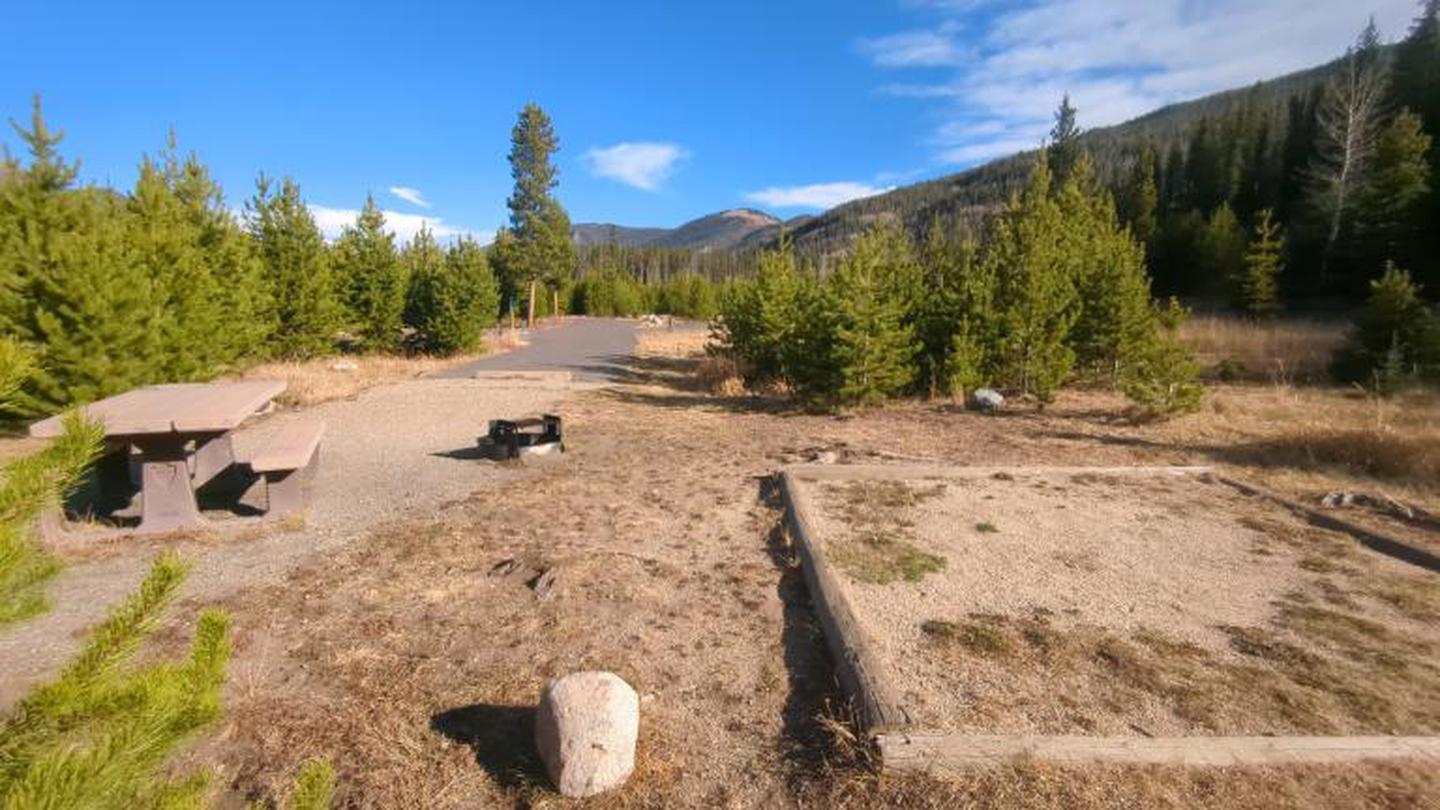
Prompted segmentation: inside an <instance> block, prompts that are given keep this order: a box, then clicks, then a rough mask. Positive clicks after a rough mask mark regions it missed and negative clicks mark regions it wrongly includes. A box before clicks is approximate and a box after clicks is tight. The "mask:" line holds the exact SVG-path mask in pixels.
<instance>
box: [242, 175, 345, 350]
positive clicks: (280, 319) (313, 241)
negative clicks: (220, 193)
mask: <svg viewBox="0 0 1440 810" xmlns="http://www.w3.org/2000/svg"><path fill="white" fill-rule="evenodd" d="M245 217H246V222H247V224H248V226H249V230H250V238H251V240H252V241H253V243H254V245H255V252H256V255H258V256H259V258H260V262H261V265H262V266H263V268H264V273H265V280H266V284H267V285H268V287H269V289H270V294H271V302H272V306H273V310H272V316H271V319H272V323H273V332H272V335H273V337H272V340H271V342H272V350H273V353H274V354H275V355H276V356H279V357H286V358H306V357H313V356H316V355H320V354H326V353H328V352H330V351H333V350H334V346H335V333H336V331H337V329H338V328H339V326H340V321H341V315H342V313H341V308H340V303H339V297H338V295H337V292H336V290H335V283H334V277H333V275H332V270H331V267H330V257H329V255H328V253H327V251H326V249H325V240H324V237H323V236H321V234H320V229H319V228H318V227H317V226H316V225H315V218H314V217H313V216H311V215H310V210H309V209H308V208H306V207H305V203H304V202H303V201H302V200H301V198H300V187H299V186H298V185H296V184H295V183H294V182H293V181H291V180H289V179H288V178H287V179H285V180H282V181H281V183H280V189H279V191H278V192H276V191H274V189H273V186H272V184H271V181H270V180H269V179H268V178H266V177H265V176H264V175H261V177H260V179H259V180H258V181H257V182H256V185H255V196H254V197H253V198H251V199H250V201H249V202H248V203H246V209H245Z"/></svg>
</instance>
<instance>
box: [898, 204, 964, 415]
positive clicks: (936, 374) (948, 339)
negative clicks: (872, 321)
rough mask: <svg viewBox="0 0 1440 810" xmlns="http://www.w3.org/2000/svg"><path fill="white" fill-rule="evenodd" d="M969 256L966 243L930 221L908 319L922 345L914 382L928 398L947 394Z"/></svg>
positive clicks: (922, 247) (920, 252)
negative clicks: (952, 237) (952, 241)
mask: <svg viewBox="0 0 1440 810" xmlns="http://www.w3.org/2000/svg"><path fill="white" fill-rule="evenodd" d="M971 256H972V253H971V249H970V246H969V245H968V244H964V243H962V244H958V245H956V244H952V243H951V238H950V237H949V236H948V235H947V234H946V232H945V229H944V227H943V226H942V225H941V224H940V220H939V219H934V220H931V221H930V226H929V227H928V228H927V229H926V231H925V239H924V241H923V242H921V244H920V250H919V265H920V279H919V289H918V290H917V292H916V295H915V298H914V301H913V303H912V304H911V318H912V322H913V324H914V327H915V333H916V337H917V338H918V339H919V340H920V346H921V349H920V352H919V354H918V355H917V357H916V359H917V361H918V365H917V373H916V379H917V381H918V382H919V384H920V385H921V386H922V388H923V389H924V390H925V391H926V392H927V393H929V395H930V396H931V397H935V396H938V395H940V394H945V393H949V392H950V387H951V381H952V378H953V376H954V375H953V373H952V370H951V368H950V360H951V355H952V354H953V352H954V350H955V330H956V327H957V325H958V324H959V322H960V312H959V308H960V305H961V300H960V299H961V284H962V283H963V281H964V279H965V277H966V275H967V273H968V271H969V269H970V265H971V264H972V263H973V262H972V258H971Z"/></svg>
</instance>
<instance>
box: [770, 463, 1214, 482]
mask: <svg viewBox="0 0 1440 810" xmlns="http://www.w3.org/2000/svg"><path fill="white" fill-rule="evenodd" d="M784 471H785V472H787V473H791V474H794V475H795V476H797V477H799V478H802V479H804V480H806V481H854V480H870V479H881V480H896V479H908V480H920V479H926V478H988V477H990V476H992V475H995V474H997V473H1005V474H1008V475H1133V476H1157V477H1159V476H1175V477H1183V476H1191V475H1196V476H1198V475H1206V474H1209V473H1211V472H1212V470H1211V468H1209V467H1153V466H1152V467H1133V466H1132V467H1016V466H1009V467H950V466H945V465H940V464H794V465H790V466H788V467H785V468H784Z"/></svg>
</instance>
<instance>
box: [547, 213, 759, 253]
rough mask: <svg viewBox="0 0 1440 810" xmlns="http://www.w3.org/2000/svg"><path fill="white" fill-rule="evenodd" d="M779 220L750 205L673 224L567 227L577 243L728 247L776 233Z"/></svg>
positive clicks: (692, 247)
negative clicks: (645, 226)
mask: <svg viewBox="0 0 1440 810" xmlns="http://www.w3.org/2000/svg"><path fill="white" fill-rule="evenodd" d="M779 228H780V220H779V219H777V218H776V217H773V216H771V215H770V214H767V213H765V212H764V211H756V210H755V209H753V208H732V209H730V210H728V211H719V212H716V213H714V214H707V215H705V216H703V217H698V218H696V219H692V220H690V221H689V222H686V223H685V224H683V225H681V226H679V227H676V228H627V227H624V226H620V225H609V224H597V223H581V224H579V225H576V226H574V227H573V228H571V229H570V234H571V236H572V238H573V239H574V240H575V244H576V245H579V246H585V245H597V244H610V245H619V246H621V247H658V248H684V249H687V250H729V249H731V248H735V247H739V246H740V245H742V244H744V243H745V242H746V241H747V240H751V238H752V237H755V236H757V235H771V234H774V233H777V232H778V231H779Z"/></svg>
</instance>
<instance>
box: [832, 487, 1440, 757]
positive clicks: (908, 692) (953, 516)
mask: <svg viewBox="0 0 1440 810" xmlns="http://www.w3.org/2000/svg"><path fill="white" fill-rule="evenodd" d="M882 485H883V486H882ZM806 486H808V487H811V488H812V489H813V490H814V491H815V492H816V494H817V496H818V500H817V502H818V503H819V504H820V505H821V506H822V510H821V513H820V518H819V519H818V520H817V524H818V525H817V528H818V531H819V534H820V535H821V542H822V544H823V545H824V546H825V551H826V553H827V554H828V555H829V556H830V557H831V559H832V560H836V561H838V562H839V563H840V565H839V568H840V569H841V570H842V571H846V572H848V574H849V575H847V576H846V577H844V578H843V580H842V581H843V582H844V586H843V587H844V588H845V590H846V593H847V595H848V598H849V599H850V600H851V602H852V604H853V605H854V606H855V608H856V610H857V612H858V614H859V617H860V621H861V622H862V623H864V624H865V625H866V626H867V627H868V628H869V629H870V630H871V632H873V633H874V634H875V636H876V637H877V638H878V639H879V640H880V645H879V649H880V653H881V654H882V656H883V657H884V658H885V659H886V663H887V667H888V671H889V673H890V677H891V678H893V679H894V683H895V685H896V686H897V688H898V689H899V691H900V693H901V694H902V696H903V699H904V700H905V701H906V702H907V708H909V709H910V710H911V711H912V713H913V714H914V715H915V717H916V722H917V724H918V725H920V726H922V727H929V728H936V729H947V730H957V731H970V732H975V733H1042V734H1059V733H1071V734H1074V733H1096V734H1149V735H1177V734H1195V733H1203V734H1272V733H1352V734H1364V733H1409V734H1433V733H1436V732H1437V731H1440V702H1435V701H1431V700H1428V699H1423V698H1422V699H1421V700H1419V701H1418V702H1413V703H1412V702H1410V701H1408V700H1404V699H1402V700H1396V701H1395V705H1394V706H1392V707H1390V709H1391V710H1389V711H1385V712H1374V713H1369V712H1366V713H1357V712H1352V711H1348V708H1349V707H1347V706H1345V705H1344V703H1345V702H1346V701H1347V700H1350V699H1354V696H1353V695H1346V694H1340V693H1339V692H1340V691H1341V690H1343V689H1347V688H1348V684H1344V685H1342V684H1340V683H1336V684H1325V683H1307V682H1306V680H1307V678H1306V675H1307V673H1306V672H1305V671H1304V670H1303V669H1300V668H1298V667H1296V669H1300V671H1287V669H1286V667H1285V666H1284V665H1285V664H1294V663H1296V662H1292V661H1283V662H1279V663H1280V666H1279V667H1278V671H1279V672H1280V673H1281V675H1282V677H1281V678H1280V680H1279V683H1280V684H1281V686H1282V687H1284V688H1280V689H1274V690H1272V687H1275V686H1276V681H1274V680H1273V679H1270V678H1265V677H1257V678H1254V679H1250V678H1246V677H1242V675H1243V673H1245V672H1247V671H1248V670H1249V669H1251V668H1255V669H1257V671H1258V670H1260V669H1266V670H1272V671H1273V670H1276V669H1277V667H1276V666H1275V664H1276V662H1275V661H1270V660H1265V658H1266V656H1265V655H1263V654H1257V651H1256V649H1255V647H1254V641H1255V640H1256V639H1257V638H1261V637H1263V638H1265V639H1266V640H1267V641H1269V640H1270V635H1269V634H1270V633H1272V632H1273V631H1279V632H1282V633H1283V638H1284V643H1286V644H1293V645H1294V651H1293V653H1292V654H1293V655H1294V656H1306V657H1310V656H1313V657H1314V658H1315V659H1316V660H1323V659H1326V658H1327V657H1328V656H1333V657H1335V658H1336V659H1337V660H1341V661H1344V662H1345V663H1346V665H1349V664H1355V666H1358V667H1359V668H1360V669H1361V670H1364V671H1367V672H1368V671H1369V670H1370V665H1371V664H1374V665H1375V666H1374V670H1375V671H1374V672H1373V673H1371V674H1373V675H1374V676H1375V677H1376V678H1381V677H1385V676H1387V675H1393V674H1395V673H1394V670H1395V669H1396V668H1402V669H1404V670H1406V672H1407V674H1410V675H1412V676H1414V677H1415V678H1416V680H1415V681H1414V682H1412V683H1411V684H1409V685H1408V686H1407V687H1406V688H1408V689H1410V690H1415V691H1416V692H1417V693H1418V694H1421V695H1423V694H1424V693H1425V692H1426V691H1433V690H1434V689H1435V687H1437V686H1440V632H1437V628H1436V627H1435V626H1434V625H1433V624H1431V623H1430V622H1429V621H1428V619H1429V618H1430V615H1429V611H1430V610H1432V609H1435V608H1440V601H1434V602H1432V601H1430V600H1433V599H1435V598H1436V597H1437V595H1440V594H1436V593H1435V592H1434V589H1433V588H1432V587H1430V586H1431V585H1433V583H1431V582H1430V577H1431V576H1433V575H1430V574H1427V573H1425V572H1423V571H1418V570H1417V569H1414V568H1413V567H1412V566H1409V565H1406V564H1404V563H1401V562H1398V561H1395V560H1393V559H1390V558H1388V557H1384V556H1382V555H1378V554H1375V553H1373V552H1370V551H1368V550H1366V549H1364V548H1363V547H1361V546H1359V545H1358V544H1356V543H1355V542H1353V541H1352V540H1350V539H1349V538H1346V537H1343V536H1341V535H1336V534H1333V533H1330V532H1323V531H1319V530H1316V529H1313V528H1311V527H1309V526H1306V525H1304V524H1302V523H1300V522H1299V521H1297V520H1296V519H1295V518H1293V517H1292V516H1291V515H1290V513H1288V512H1287V511H1285V510H1283V509H1280V508H1278V507H1275V506H1273V505H1271V504H1269V503H1267V502H1264V501H1260V500H1257V499H1254V498H1250V497H1247V496H1245V495H1242V494H1241V493H1239V492H1238V491H1236V490H1235V489H1233V488H1231V487H1229V486H1226V485H1224V484H1221V483H1219V482H1215V481H1211V480H1208V479H1206V478H1205V477H1196V476H1183V477H1177V476H1170V475H1165V476H1154V475H1141V476H1135V475H1096V474H1091V473H1082V474H1056V473H1043V472H1029V471H1026V470H1025V469H1024V468H1014V470H1013V472H1006V473H1000V474H998V475H996V476H993V477H992V476H988V475H987V476H975V475H970V474H964V473H958V474H957V475H956V476H955V477H947V478H944V479H943V480H940V481H936V480H912V481H894V480H889V481H859V482H843V483H842V482H834V481H823V482H815V483H811V484H807V485H806ZM877 533H881V535H882V536H884V537H888V538H891V542H892V544H893V542H908V543H911V544H913V545H914V547H916V548H917V549H919V550H920V551H921V552H924V553H928V554H934V555H937V556H938V557H940V558H942V559H943V560H944V561H945V564H944V567H943V568H941V569H940V570H938V571H933V572H930V573H925V574H923V575H922V576H919V577H918V578H914V579H913V580H912V579H905V578H897V579H896V580H895V581H890V582H885V583H880V582H875V581H873V580H874V579H875V577H874V576H873V572H872V571H870V570H868V569H856V568H855V567H854V565H853V564H849V563H850V560H851V557H850V556H848V555H849V554H850V549H851V547H852V546H854V545H855V544H864V543H867V542H871V538H873V537H874V536H876V534H877ZM867 575H869V576H867ZM1337 578H1339V579H1342V580H1348V581H1347V582H1346V583H1345V585H1343V586H1342V585H1340V584H1337V583H1336V579H1337ZM867 579H868V580H870V581H866V580H867ZM1384 582H1390V583H1405V584H1406V585H1407V586H1410V587H1414V588H1416V589H1421V590H1423V591H1424V592H1425V594H1426V595H1425V597H1424V599H1425V600H1426V602H1425V604H1426V605H1427V607H1425V609H1424V610H1422V611H1418V612H1416V611H1409V612H1407V611H1406V610H1404V609H1399V610H1397V606H1396V605H1395V604H1394V603H1393V600H1387V599H1386V598H1385V597H1384V596H1383V595H1380V594H1378V593H1375V592H1364V591H1362V592H1360V593H1352V592H1350V590H1349V588H1353V587H1355V586H1357V585H1362V584H1363V585H1368V586H1369V587H1371V588H1375V587H1377V586H1378V585H1379V584H1380V583H1384ZM1311 593H1314V594H1315V596H1314V597H1313V598H1312V597H1311V596H1309V594H1311ZM1313 603H1319V604H1326V605H1327V606H1328V607H1327V608H1326V610H1330V609H1333V610H1334V613H1333V620H1334V621H1343V622H1353V623H1355V627H1356V629H1357V630H1358V629H1360V628H1367V629H1368V626H1369V624H1370V623H1373V624H1374V625H1375V626H1376V627H1381V628H1383V630H1382V632H1384V633H1390V634H1393V635H1395V636H1396V639H1395V640H1394V644H1393V645H1391V647H1390V648H1388V649H1387V650H1386V651H1385V655H1386V656H1388V657H1387V658H1386V659H1385V661H1384V662H1378V661H1371V660H1369V657H1370V655H1371V653H1372V652H1374V651H1373V650H1371V649H1369V648H1368V646H1367V644H1368V643H1370V642H1367V643H1365V644H1347V643H1346V641H1347V640H1346V639H1344V638H1336V637H1334V636H1333V635H1326V634H1323V633H1319V632H1317V630H1316V628H1315V627H1312V626H1310V625H1311V623H1308V622H1300V621H1295V619H1296V611H1297V610H1300V609H1301V606H1307V607H1308V606H1310V605H1311V604H1313ZM1307 616H1309V618H1318V617H1319V616H1318V614H1317V615H1315V616H1310V615H1309V614H1307ZM1324 618H1325V619H1331V618H1332V614H1331V613H1328V612H1327V613H1326V614H1324ZM1372 641H1373V640H1372ZM1356 662H1360V663H1356ZM1117 670H1119V671H1117ZM1308 674H1311V675H1313V672H1310V673H1308ZM1356 674H1357V675H1358V674H1359V673H1356ZM1182 682H1183V683H1182ZM1292 686H1293V687H1295V688H1294V689H1290V688H1289V687H1292ZM1122 687H1123V688H1122ZM1202 692H1203V693H1204V694H1203V695H1201V694H1199V693H1202ZM1297 695H1300V696H1303V697H1304V698H1306V699H1309V700H1312V701H1314V703H1315V705H1314V706H1313V707H1307V709H1306V710H1305V711H1297V710H1295V707H1294V706H1292V705H1290V704H1289V703H1287V702H1286V701H1289V700H1291V699H1294V698H1295V697H1296V696H1297ZM1374 699H1376V700H1382V701H1383V700H1388V698H1387V697H1385V696H1383V695H1377V696H1374Z"/></svg>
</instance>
